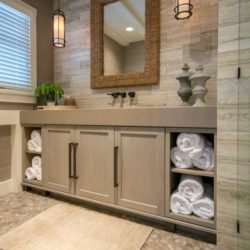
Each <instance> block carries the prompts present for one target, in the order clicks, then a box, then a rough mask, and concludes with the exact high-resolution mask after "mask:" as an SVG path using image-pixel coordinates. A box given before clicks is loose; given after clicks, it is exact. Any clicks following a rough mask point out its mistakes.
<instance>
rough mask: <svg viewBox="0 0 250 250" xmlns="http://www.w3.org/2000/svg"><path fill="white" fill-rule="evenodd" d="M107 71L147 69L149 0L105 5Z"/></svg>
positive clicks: (104, 46) (131, 71) (105, 70)
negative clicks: (146, 38) (147, 14)
mask: <svg viewBox="0 0 250 250" xmlns="http://www.w3.org/2000/svg"><path fill="white" fill-rule="evenodd" d="M103 30H104V32H103V33H104V34H103V36H104V37H103V42H104V44H103V53H104V61H103V63H104V65H103V66H104V67H103V69H104V75H120V74H128V73H134V72H144V66H145V55H144V54H145V51H144V50H145V0H120V1H115V2H113V3H110V4H107V5H105V6H104V27H103Z"/></svg>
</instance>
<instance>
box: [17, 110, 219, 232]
mask: <svg viewBox="0 0 250 250" xmlns="http://www.w3.org/2000/svg"><path fill="white" fill-rule="evenodd" d="M20 120H21V124H22V126H23V161H22V165H23V181H22V184H23V187H24V188H26V187H32V188H38V189H40V190H44V191H49V192H54V193H57V194H61V195H64V196H65V197H72V198H77V199H80V200H83V201H87V202H91V203H95V204H99V205H103V206H106V207H110V208H115V209H118V210H120V211H125V212H129V213H133V214H137V215H141V216H144V217H149V218H151V219H155V220H158V221H166V222H170V223H174V224H179V225H183V226H187V227H191V228H194V229H199V230H202V231H206V232H209V233H213V234H216V167H215V170H214V171H204V170H198V169H195V168H191V169H179V168H175V167H173V165H172V164H171V160H170V150H171V148H172V147H173V146H175V143H176V137H177V135H178V134H179V133H181V132H192V133H201V134H203V135H204V136H205V137H207V138H208V139H209V140H210V141H211V142H213V145H214V152H215V153H216V123H217V122H216V108H215V107H203V108H190V107H176V108H175V107H172V108H139V109H102V110H98V109H97V110H72V111H63V110H62V111H22V112H21V114H20ZM37 128H40V129H41V131H42V152H41V153H39V154H40V155H41V157H42V176H43V178H42V181H36V180H27V179H26V178H25V169H26V168H27V167H28V166H30V162H31V159H32V157H33V156H34V155H37V154H38V153H34V152H29V151H27V149H26V144H27V140H28V138H29V136H30V133H31V131H32V130H34V129H37ZM182 173H185V174H191V175H198V176H203V177H204V178H206V179H207V180H208V181H209V182H210V183H211V184H212V185H213V188H214V201H215V216H214V219H213V220H206V219H201V218H198V217H196V216H194V215H180V214H174V213H172V212H171V211H170V195H171V193H172V191H174V190H175V189H176V187H177V182H178V180H179V179H180V175H181V174H182Z"/></svg>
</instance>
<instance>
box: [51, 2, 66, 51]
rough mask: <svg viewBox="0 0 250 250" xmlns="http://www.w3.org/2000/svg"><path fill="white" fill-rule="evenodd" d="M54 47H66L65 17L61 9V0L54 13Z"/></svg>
mask: <svg viewBox="0 0 250 250" xmlns="http://www.w3.org/2000/svg"><path fill="white" fill-rule="evenodd" d="M53 46H54V47H57V48H63V47H65V15H64V12H63V11H62V10H61V9H60V0H58V5H57V9H56V10H55V11H54V13H53Z"/></svg>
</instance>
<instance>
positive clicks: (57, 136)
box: [43, 126, 74, 193]
mask: <svg viewBox="0 0 250 250" xmlns="http://www.w3.org/2000/svg"><path fill="white" fill-rule="evenodd" d="M44 131H45V133H44V134H45V136H44V140H45V141H44V142H43V143H44V147H43V148H44V162H43V168H44V181H45V183H44V185H45V187H47V188H50V189H54V190H58V191H61V192H65V193H73V192H74V179H73V178H70V173H71V172H72V171H73V170H72V169H70V165H71V164H70V158H71V157H70V154H69V153H70V148H69V144H70V143H72V142H73V141H74V130H73V129H72V128H70V127H59V126H58V127H54V126H47V127H46V128H45V130H44Z"/></svg>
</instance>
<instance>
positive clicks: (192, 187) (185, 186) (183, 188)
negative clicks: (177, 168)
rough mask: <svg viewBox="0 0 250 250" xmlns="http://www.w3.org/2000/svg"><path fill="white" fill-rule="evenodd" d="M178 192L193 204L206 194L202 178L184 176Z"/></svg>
mask: <svg viewBox="0 0 250 250" xmlns="http://www.w3.org/2000/svg"><path fill="white" fill-rule="evenodd" d="M178 192H179V193H180V194H181V195H182V196H183V197H185V198H187V199H188V200H189V201H191V202H194V201H197V200H199V199H200V198H201V197H202V195H203V193H204V186H203V183H202V177H201V176H195V175H186V174H183V175H182V176H181V180H180V183H179V186H178Z"/></svg>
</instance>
